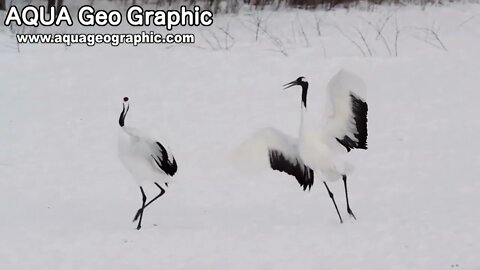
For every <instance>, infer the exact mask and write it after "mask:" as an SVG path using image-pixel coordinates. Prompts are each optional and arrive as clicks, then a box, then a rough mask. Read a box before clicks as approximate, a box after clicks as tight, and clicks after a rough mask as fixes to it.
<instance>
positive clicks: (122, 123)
mask: <svg viewBox="0 0 480 270" xmlns="http://www.w3.org/2000/svg"><path fill="white" fill-rule="evenodd" d="M128 109H130V105H128V106H127V108H126V109H125V103H124V104H123V110H122V112H121V113H120V118H119V119H118V123H119V124H120V126H121V127H123V126H124V125H125V117H127V113H128Z"/></svg>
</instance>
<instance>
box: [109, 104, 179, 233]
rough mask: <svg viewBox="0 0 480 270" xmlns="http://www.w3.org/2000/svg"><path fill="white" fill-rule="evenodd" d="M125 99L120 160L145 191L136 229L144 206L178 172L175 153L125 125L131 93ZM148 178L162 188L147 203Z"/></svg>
mask: <svg viewBox="0 0 480 270" xmlns="http://www.w3.org/2000/svg"><path fill="white" fill-rule="evenodd" d="M123 101H124V102H123V109H122V112H121V113H120V119H119V124H120V128H121V132H120V137H119V143H118V149H119V156H120V160H121V161H122V163H123V165H124V166H125V168H127V170H128V171H129V172H130V174H131V175H132V176H133V178H134V179H135V180H136V182H137V184H138V186H139V187H140V192H141V194H142V207H141V208H140V209H138V211H137V213H136V214H135V217H134V219H133V222H135V221H137V220H138V225H137V230H140V228H141V227H142V218H143V213H144V211H145V208H146V207H148V206H149V205H151V204H152V203H153V202H154V201H155V200H157V199H158V198H160V197H161V196H162V195H163V194H164V193H165V188H167V187H168V183H169V182H170V180H171V177H172V176H174V175H175V173H176V172H177V162H176V160H175V158H174V157H173V155H172V153H170V152H169V151H168V150H167V148H165V146H164V145H162V144H161V143H160V142H158V141H156V140H154V139H151V138H149V137H148V136H146V135H144V134H143V133H141V132H140V131H139V130H137V129H135V128H133V127H129V126H126V125H125V118H126V117H127V113H128V110H129V109H130V104H128V97H125V98H123ZM148 182H150V183H154V184H155V186H157V187H158V188H159V189H160V193H159V194H158V195H157V196H156V197H154V198H153V199H152V200H150V201H149V202H148V203H147V196H146V195H145V192H144V190H143V185H144V184H145V183H148Z"/></svg>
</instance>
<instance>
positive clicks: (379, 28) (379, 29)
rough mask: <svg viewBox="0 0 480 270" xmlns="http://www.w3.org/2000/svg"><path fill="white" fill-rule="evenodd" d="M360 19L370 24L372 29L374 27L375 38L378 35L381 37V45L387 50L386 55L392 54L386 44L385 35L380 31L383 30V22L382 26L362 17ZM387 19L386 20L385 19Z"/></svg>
mask: <svg viewBox="0 0 480 270" xmlns="http://www.w3.org/2000/svg"><path fill="white" fill-rule="evenodd" d="M362 20H364V21H365V22H366V23H367V24H368V25H370V26H371V27H372V28H373V29H375V31H377V39H378V37H381V38H382V41H383V45H385V48H387V51H388V55H390V56H391V55H392V51H391V50H390V46H389V45H388V42H387V39H386V38H385V36H384V35H383V33H382V31H383V28H384V27H385V24H383V25H382V26H378V25H374V24H373V23H372V22H370V21H368V20H366V19H364V18H362ZM385 21H387V20H385Z"/></svg>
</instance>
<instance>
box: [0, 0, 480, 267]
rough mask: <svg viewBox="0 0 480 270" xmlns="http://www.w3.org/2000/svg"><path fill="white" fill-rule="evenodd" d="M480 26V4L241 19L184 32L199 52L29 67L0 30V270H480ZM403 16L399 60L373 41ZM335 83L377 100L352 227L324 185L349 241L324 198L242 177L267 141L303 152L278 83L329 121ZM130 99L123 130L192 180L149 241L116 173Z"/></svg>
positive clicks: (59, 54) (69, 52)
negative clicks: (243, 149) (353, 78)
mask: <svg viewBox="0 0 480 270" xmlns="http://www.w3.org/2000/svg"><path fill="white" fill-rule="evenodd" d="M478 14H480V5H478V4H477V5H475V4H451V5H447V6H439V7H427V8H426V9H425V10H422V9H421V8H419V7H409V6H407V7H401V8H398V7H387V8H377V9H375V10H373V11H362V10H350V11H345V10H337V11H331V12H323V11H322V12H320V11H317V12H306V11H292V10H291V11H280V12H278V13H275V12H268V11H267V12H264V13H256V12H253V13H250V14H249V13H248V12H246V11H245V12H242V14H241V15H234V16H226V15H222V16H218V17H216V18H215V24H214V26H212V27H211V28H203V29H188V28H184V29H180V30H178V31H179V32H182V31H183V32H194V33H196V34H197V44H196V45H195V46H178V45H175V46H162V45H157V46H153V45H148V46H147V45H144V46H139V47H131V46H120V47H118V48H112V47H109V46H96V47H93V48H88V47H86V46H74V47H70V48H67V49H66V48H65V47H64V46H45V45H44V46H40V45H29V46H27V45H21V46H20V53H18V52H17V46H16V43H15V41H14V40H13V39H12V38H11V34H9V32H8V30H7V29H5V28H4V27H3V28H0V29H1V30H0V126H1V127H2V128H1V132H0V216H1V218H0V239H1V240H0V265H1V267H0V268H1V269H9V270H10V269H129V270H130V269H141V270H147V269H209V270H210V269H302V270H307V269H432V270H433V269H435V270H437V269H472V270H473V269H480V256H479V254H480V243H479V240H480V226H479V223H480V211H479V210H478V206H479V205H480V196H479V194H480V193H479V192H480V181H479V180H478V179H479V175H480V156H479V153H478V150H479V149H480V140H479V139H478V132H479V131H480V118H479V117H480V106H479V105H478V104H479V102H478V100H479V99H480V50H479V49H478V48H479V44H480V16H479V15H478ZM389 16H390V19H389V20H388V22H387V24H386V26H385V29H384V32H383V33H384V35H385V39H386V43H387V44H388V45H389V48H390V50H391V54H392V56H390V53H389V52H388V49H387V46H385V42H384V41H383V40H382V38H381V37H378V38H377V33H376V31H375V28H374V27H372V26H371V25H369V23H368V22H367V21H369V22H371V23H372V24H373V25H380V24H381V23H382V22H383V20H385V19H386V18H387V17H389ZM258 18H264V19H265V21H263V22H262V24H263V26H262V29H263V30H261V31H260V33H259V38H258V40H255V32H256V31H255V30H256V29H255V26H254V24H253V23H252V22H254V21H255V20H256V19H258ZM315 18H317V19H318V21H319V26H320V28H319V29H320V35H319V34H318V31H317V30H318V29H317V27H316V22H317V20H316V19H315ZM2 20H3V19H2ZM396 25H398V29H399V30H400V34H399V37H398V40H397V53H398V57H395V56H394V55H395V49H394V48H395V41H394V40H395V32H396V29H397V27H396ZM227 27H228V31H226V32H228V33H229V35H231V37H232V38H228V37H227V40H229V41H228V42H231V43H229V45H228V44H227V43H226V42H225V40H226V39H225V38H226V36H225V34H224V32H222V30H221V29H220V28H223V29H227ZM355 27H356V28H358V30H359V31H358V32H357V31H356V30H355ZM302 28H303V31H302ZM429 29H430V30H433V31H434V32H435V33H436V34H437V35H438V37H439V40H440V41H441V43H443V46H445V49H443V48H442V45H441V44H440V42H439V40H437V39H436V38H435V35H434V34H433V33H432V31H430V30H429ZM71 31H75V32H81V31H83V30H82V29H72V30H71ZM89 31H95V29H93V30H92V29H90V30H89ZM98 31H106V30H105V29H99V30H98ZM119 31H120V30H119ZM122 31H123V30H122ZM134 31H136V32H137V31H139V29H135V30H134ZM302 32H305V35H304V34H303V33H302ZM359 32H360V33H362V35H364V36H365V39H366V43H367V44H369V47H370V51H371V54H372V56H370V53H369V52H368V48H366V46H365V43H364V42H363V41H362V39H361V37H360V34H359ZM222 33H223V35H222ZM215 37H216V38H215ZM216 39H218V42H217V41H216ZM349 39H351V40H353V41H355V42H356V43H357V44H358V45H359V47H360V48H361V49H360V48H358V47H357V46H356V45H355V44H354V42H353V41H351V40H349ZM207 40H208V42H207ZM232 44H233V46H232ZM230 46H231V47H230ZM362 51H363V53H364V54H366V56H363V55H362ZM340 68H348V69H349V70H351V71H353V72H355V73H357V74H358V75H360V76H361V77H362V78H363V79H364V80H365V82H366V83H367V85H368V102H369V109H370V110H369V135H370V136H369V150H368V151H355V152H352V153H351V155H350V156H351V161H352V162H353V163H354V164H355V165H356V170H355V172H354V173H353V174H352V175H351V177H350V179H351V180H350V186H349V191H350V200H351V205H352V208H353V210H354V212H355V213H356V215H357V218H358V220H357V221H355V220H352V219H350V218H347V216H348V215H347V214H346V209H345V201H344V195H343V186H342V184H341V182H338V183H334V184H332V185H330V186H331V189H332V191H333V192H334V193H335V194H336V198H337V203H339V207H340V210H341V213H342V214H343V216H344V217H345V218H346V222H345V223H344V224H339V222H338V218H337V216H336V214H335V210H334V208H333V206H332V204H331V201H330V198H329V197H328V196H327V193H326V191H325V189H324V187H323V186H322V185H320V184H319V183H321V182H320V179H317V182H316V184H315V185H314V186H313V188H312V190H311V191H310V192H303V191H302V190H301V188H300V187H299V186H298V184H297V183H296V181H295V179H293V178H292V177H290V176H288V175H286V174H282V173H279V172H275V171H271V170H266V171H264V172H263V173H260V174H256V175H242V174H241V173H239V172H237V171H236V170H235V169H234V168H233V166H232V165H231V164H230V163H229V160H230V155H231V152H232V151H233V150H234V149H235V147H236V146H238V145H239V144H240V143H241V142H242V140H244V139H245V138H247V137H248V136H249V135H250V134H252V133H253V132H254V131H255V130H257V129H259V128H262V127H265V126H272V127H276V128H278V129H280V130H282V131H284V132H286V133H288V134H291V135H295V134H297V132H298V125H299V119H300V118H299V117H300V114H299V113H300V112H299V106H300V92H299V91H295V90H294V89H293V90H292V91H283V90H282V87H281V86H282V84H283V83H286V82H289V81H291V80H293V79H295V78H297V77H298V76H300V75H303V76H305V77H306V78H307V79H308V80H309V82H310V86H311V90H310V92H309V94H310V97H309V106H310V107H311V109H312V110H313V112H321V110H322V98H323V95H324V93H325V91H324V90H325V86H326V84H327V81H328V79H329V78H330V77H331V76H332V75H333V74H335V73H336V72H337V71H338V70H339V69H340ZM124 96H129V97H130V99H131V102H130V104H131V108H130V113H129V116H128V119H127V122H128V124H131V125H132V126H136V127H139V128H145V129H147V130H150V133H152V134H157V135H158V138H159V139H161V140H162V141H167V142H168V144H169V145H170V147H171V148H172V150H173V151H174V153H175V154H176V158H177V160H178V162H179V172H178V174H177V175H176V177H175V178H174V181H173V183H172V184H171V186H170V188H169V189H168V190H167V193H166V195H165V196H164V197H162V198H161V199H160V200H159V202H158V203H156V204H154V205H152V206H151V207H150V208H149V209H147V210H146V213H145V216H144V223H143V228H142V230H140V231H137V230H135V224H133V223H131V220H132V219H133V216H134V214H135V212H136V210H137V209H138V207H139V206H140V204H141V196H140V192H139V190H138V187H137V186H136V185H135V182H134V181H132V179H131V177H130V176H129V175H128V173H127V172H126V170H125V169H124V168H123V167H122V166H121V164H120V162H119V160H118V157H117V135H118V132H119V127H118V117H119V114H120V112H121V109H122V98H123V97H124ZM319 117H320V115H319ZM147 190H148V193H149V194H150V195H154V193H155V192H156V189H155V188H154V187H150V186H149V187H147Z"/></svg>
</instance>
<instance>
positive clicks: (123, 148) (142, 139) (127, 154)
mask: <svg viewBox="0 0 480 270" xmlns="http://www.w3.org/2000/svg"><path fill="white" fill-rule="evenodd" d="M155 143H156V141H155V140H153V139H150V137H148V136H147V135H145V134H143V133H141V132H140V131H139V130H137V129H135V128H132V127H128V126H124V127H120V132H119V140H118V150H119V151H118V154H119V157H120V160H121V161H122V163H123V165H124V166H125V168H127V170H128V171H129V172H130V174H131V175H132V177H133V178H134V179H135V180H136V182H137V184H138V185H140V186H141V185H142V184H144V183H146V182H150V183H154V182H157V183H158V184H160V185H161V186H162V187H163V188H165V183H167V185H168V183H169V181H170V179H171V176H169V175H167V174H165V172H163V171H162V170H160V169H159V168H158V166H157V164H155V161H154V160H153V158H152V155H158V150H157V147H156V145H155Z"/></svg>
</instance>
